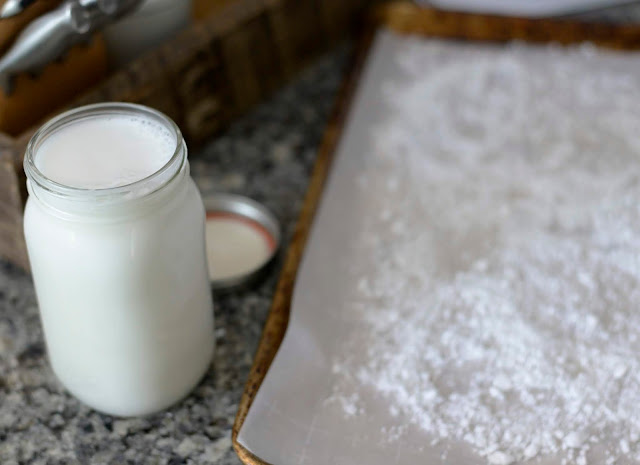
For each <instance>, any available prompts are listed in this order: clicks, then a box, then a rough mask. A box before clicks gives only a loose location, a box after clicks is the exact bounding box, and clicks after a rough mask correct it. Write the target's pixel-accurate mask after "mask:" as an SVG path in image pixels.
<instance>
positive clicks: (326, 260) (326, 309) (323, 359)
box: [238, 33, 484, 465]
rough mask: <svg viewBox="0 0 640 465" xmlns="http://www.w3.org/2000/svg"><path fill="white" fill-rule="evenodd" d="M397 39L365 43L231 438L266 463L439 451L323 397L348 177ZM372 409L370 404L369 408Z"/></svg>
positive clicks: (339, 319)
mask: <svg viewBox="0 0 640 465" xmlns="http://www.w3.org/2000/svg"><path fill="white" fill-rule="evenodd" d="M400 42H401V39H399V38H398V37H396V36H394V35H392V34H390V33H381V34H380V35H379V36H378V37H377V38H376V41H375V43H374V46H373V48H372V53H371V55H370V56H369V59H368V62H367V65H366V68H365V70H364V73H363V77H362V80H361V84H360V87H359V89H358V92H357V94H356V96H355V101H354V105H353V106H352V110H351V113H350V116H349V120H348V123H347V125H346V128H345V132H344V136H343V138H342V140H341V142H340V144H339V147H338V149H337V153H336V158H335V160H334V163H333V166H332V171H331V175H330V177H329V179H328V181H327V185H326V187H325V191H324V195H323V199H322V201H321V205H320V208H319V210H318V213H317V215H316V218H315V221H314V225H313V228H312V233H311V237H310V239H309V242H308V245H307V249H306V251H305V255H304V257H303V260H302V264H301V267H300V271H299V274H298V279H297V282H296V287H295V291H294V295H293V302H292V309H291V318H290V320H289V326H288V329H287V333H286V336H285V338H284V340H283V342H282V345H281V347H280V350H279V351H278V354H277V356H276V358H275V360H274V361H273V364H272V365H271V368H270V369H269V372H268V374H267V376H266V378H265V380H264V382H263V383H262V386H261V388H260V390H259V392H258V395H257V396H256V398H255V400H254V402H253V405H252V406H251V409H250V411H249V415H248V416H247V418H246V419H245V422H244V425H243V427H242V429H241V430H240V433H239V435H238V440H239V442H240V443H241V444H242V445H243V446H244V447H246V448H247V449H248V450H249V451H251V452H252V453H254V454H255V455H257V456H258V457H260V458H262V459H263V460H265V461H267V462H269V463H271V464H274V465H290V464H291V465H293V464H296V465H302V464H306V465H327V464H332V465H341V464H344V465H346V464H365V463H366V464H369V465H376V464H380V465H383V464H384V465H389V464H407V465H408V464H416V463H435V462H436V459H437V460H438V461H439V460H440V456H441V454H442V452H443V448H442V446H440V447H433V448H429V449H424V448H423V445H424V444H426V443H427V441H428V439H429V438H427V437H425V436H424V435H423V434H422V433H421V432H419V431H410V432H408V433H407V434H405V435H403V438H402V439H401V440H398V441H395V443H394V444H393V445H392V446H390V445H389V441H388V435H387V434H386V433H384V432H383V431H382V430H381V426H384V425H388V426H392V425H395V424H402V419H398V418H392V417H391V416H390V415H389V413H388V412H387V409H386V408H385V405H384V404H380V403H379V400H377V399H375V396H374V395H373V393H371V399H369V402H367V396H368V393H361V398H362V399H363V400H364V401H365V403H368V404H369V408H368V409H367V415H366V416H358V417H351V418H348V417H346V416H345V413H344V412H343V409H342V406H341V405H340V404H339V403H327V402H326V400H327V399H329V398H330V397H331V396H332V385H333V380H332V374H331V366H330V363H331V360H332V358H333V357H334V354H335V351H339V350H340V347H341V345H340V341H343V340H345V339H347V338H349V336H350V329H351V328H352V327H353V326H352V325H354V324H357V322H356V321H352V319H350V315H349V309H348V308H345V305H344V300H343V295H344V293H345V292H346V291H347V290H348V289H349V288H353V287H354V286H355V285H356V283H355V282H350V280H349V278H348V277H347V276H346V273H344V270H346V268H347V267H348V265H349V262H350V260H351V257H350V254H352V253H354V252H353V251H354V245H355V243H357V241H358V240H359V237H357V234H355V233H356V231H357V230H358V228H357V227H354V226H355V225H357V224H359V223H360V221H361V218H359V214H360V212H361V211H362V209H361V208H359V204H360V202H363V201H366V199H362V198H360V197H359V196H356V195H354V190H353V189H352V186H353V180H354V179H355V178H356V176H357V174H358V173H360V172H361V171H362V170H366V169H368V163H367V161H368V159H367V155H368V153H369V152H370V149H369V148H368V144H369V143H370V142H369V137H368V135H369V133H370V131H371V129H372V127H373V125H374V123H375V122H376V118H378V117H379V115H382V114H383V113H384V105H383V103H382V100H381V99H380V95H381V86H382V84H383V82H385V81H386V80H387V79H388V78H390V77H392V76H393V74H394V72H395V71H396V70H395V67H394V62H393V54H394V48H396V47H397V46H398V45H399V44H400ZM376 405H378V407H377V408H376ZM448 458H449V459H450V460H453V462H450V463H466V464H469V465H473V464H474V463H484V461H483V460H480V459H479V458H477V457H476V458H474V456H473V454H471V452H470V451H468V450H467V449H466V448H465V447H459V448H457V449H456V450H455V451H450V452H449V454H448Z"/></svg>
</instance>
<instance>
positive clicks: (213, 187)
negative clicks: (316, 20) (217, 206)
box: [0, 5, 640, 465]
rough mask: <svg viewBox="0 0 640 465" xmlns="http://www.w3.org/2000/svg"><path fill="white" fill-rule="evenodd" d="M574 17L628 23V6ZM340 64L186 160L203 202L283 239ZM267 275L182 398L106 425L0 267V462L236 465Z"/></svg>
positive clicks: (25, 294) (228, 317)
mask: <svg viewBox="0 0 640 465" xmlns="http://www.w3.org/2000/svg"><path fill="white" fill-rule="evenodd" d="M574 17H575V16H574ZM578 18H580V17H579V16H578ZM583 18H586V19H588V20H592V21H593V20H601V21H606V22H640V7H639V6H638V5H635V6H626V7H623V8H617V9H614V10H606V11H599V12H592V13H589V14H588V15H584V16H583ZM346 56H347V53H346V50H345V49H342V50H340V51H338V52H335V53H333V54H332V55H330V56H329V57H327V58H325V59H323V60H321V61H320V62H319V63H318V64H316V65H315V66H313V67H312V68H310V69H309V70H308V71H307V72H305V73H303V74H302V75H301V76H300V77H298V78H297V79H296V81H295V82H294V83H293V84H292V85H290V86H289V87H287V88H286V89H284V90H283V91H281V92H279V93H278V94H277V95H275V96H274V97H273V98H271V99H270V100H269V101H268V102H266V103H265V104H263V105H261V106H260V107H258V108H256V109H255V110H253V111H252V112H251V113H250V114H249V115H247V116H246V117H244V118H242V119H241V120H240V121H238V122H237V123H236V124H234V125H233V126H232V127H231V128H230V129H229V130H228V131H227V132H226V133H225V134H223V135H222V136H220V137H218V138H216V139H215V140H214V141H213V142H211V143H210V144H209V145H208V146H206V147H204V148H203V149H200V150H198V153H196V154H194V156H193V157H192V173H193V176H194V177H195V179H196V181H197V183H198V185H199V187H200V189H201V190H202V193H203V196H204V198H205V201H206V198H207V197H209V196H210V195H212V194H213V193H215V192H216V191H224V192H236V193H241V194H245V195H248V196H250V197H253V198H255V199H257V200H259V201H261V202H263V203H265V204H266V205H267V206H268V207H269V208H271V209H272V211H273V212H275V213H276V215H277V216H278V217H279V218H280V220H281V222H282V224H283V226H284V228H285V237H286V238H287V239H288V238H289V237H290V234H291V232H292V228H293V225H294V223H295V219H296V217H297V213H298V211H299V208H300V206H301V204H302V197H303V194H304V191H305V189H306V185H307V181H308V177H309V174H310V171H311V167H312V163H313V160H314V156H315V152H316V150H317V147H318V144H319V142H320V139H321V136H322V133H323V129H324V125H325V123H326V121H327V117H328V115H329V113H330V110H331V107H332V105H333V101H334V97H335V95H336V90H337V88H338V86H339V82H340V79H341V75H342V70H343V69H344V64H345V61H346ZM278 270H279V266H276V267H275V268H274V269H273V270H272V272H271V273H270V275H269V276H268V277H267V279H266V280H265V281H264V282H263V283H262V284H261V285H260V286H258V287H256V288H255V289H253V290H251V291H247V292H237V293H234V294H229V295H221V296H216V299H215V300H216V309H215V314H216V327H217V329H216V336H217V351H216V356H215V360H214V362H213V365H212V367H211V370H210V372H209V373H208V375H207V376H206V377H205V379H204V380H203V381H202V382H201V383H200V385H199V386H198V388H197V389H196V390H195V392H193V393H192V395H190V396H189V397H188V398H187V399H185V400H184V401H183V402H181V403H180V404H178V405H176V406H175V407H173V408H171V409H170V410H168V411H166V412H164V413H160V414H157V415H154V416H151V417H148V418H143V419H118V418H113V417H110V416H107V415H102V414H99V413H96V412H94V411H92V410H91V409H89V408H87V407H85V406H83V405H81V404H80V403H79V402H77V401H76V400H75V399H74V398H72V397H70V396H69V395H68V394H66V393H65V392H64V390H63V389H62V388H61V386H60V385H59V384H58V383H57V381H56V380H55V378H54V376H53V374H52V373H51V370H50V368H49V366H48V364H47V360H46V354H45V348H44V344H43V339H42V331H41V327H40V322H39V319H38V312H37V306H36V300H35V295H34V291H33V285H32V282H31V279H30V277H29V276H27V275H26V274H24V273H22V272H21V271H19V270H17V269H15V268H13V267H12V266H10V265H8V264H7V263H3V262H1V261H0V464H1V465H18V464H19V465H22V464H40V465H45V464H46V465H62V464H74V465H75V464H82V465H84V464H119V465H125V464H126V465H128V464H154V465H156V464H157V465H179V464H192V465H195V464H216V465H232V464H234V465H237V464H239V463H240V461H239V460H238V458H237V457H236V456H235V453H234V452H233V450H232V448H231V426H232V424H233V420H234V417H235V413H236V408H237V405H238V401H239V399H240V395H241V393H242V389H243V387H244V382H245V379H246V376H247V374H248V371H249V367H250V365H251V361H252V357H253V354H254V352H255V350H256V347H257V344H258V339H259V337H260V333H261V331H262V325H263V323H264V320H265V318H266V315H267V312H268V309H269V306H270V303H271V296H272V293H273V290H274V287H275V283H276V279H277V275H278Z"/></svg>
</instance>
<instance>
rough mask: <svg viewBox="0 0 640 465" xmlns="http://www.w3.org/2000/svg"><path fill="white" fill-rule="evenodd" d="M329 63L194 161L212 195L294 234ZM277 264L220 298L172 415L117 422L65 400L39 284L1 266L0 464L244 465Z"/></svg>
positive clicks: (323, 109)
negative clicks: (243, 427)
mask: <svg viewBox="0 0 640 465" xmlns="http://www.w3.org/2000/svg"><path fill="white" fill-rule="evenodd" d="M346 56H347V52H346V49H344V48H343V49H342V50H340V51H338V52H336V53H333V54H332V55H331V56H329V57H327V58H325V59H323V60H321V61H320V62H319V63H318V64H316V65H314V66H312V67H311V68H310V69H309V70H307V71H306V72H304V73H303V74H302V75H301V76H300V77H298V78H297V79H296V81H295V82H294V83H293V84H292V85H290V86H289V87H287V88H286V89H284V90H283V91H281V92H279V93H278V94H277V95H275V96H274V97H273V98H271V99H270V100H269V101H268V102H266V103H265V104H263V105H261V106H260V107H258V108H256V109H255V110H253V111H252V112H251V113H250V114H249V115H247V116H246V117H244V118H242V119H241V120H240V121H238V122H237V123H236V124H234V125H233V126H232V127H231V128H230V129H229V130H228V131H227V132H226V133H225V134H223V135H222V136H220V137H218V138H216V140H215V141H213V142H212V143H210V144H209V145H207V146H206V147H204V148H201V149H199V150H198V151H197V153H194V154H193V156H192V157H191V169H192V174H193V176H194V178H195V179H196V182H197V184H198V185H199V187H200V189H201V191H202V194H203V197H204V198H205V201H206V198H207V197H208V196H210V195H212V194H213V193H215V192H216V191H224V192H235V193H241V194H244V195H248V196H250V197H252V198H254V199H256V200H258V201H260V202H263V203H264V204H266V205H267V206H268V207H269V208H270V209H271V210H272V211H273V212H274V213H275V214H276V216H278V217H279V219H280V221H281V222H282V225H283V227H284V229H285V237H286V238H288V237H289V236H290V234H291V232H292V229H293V225H294V223H295V220H296V218H297V214H298V211H299V208H300V206H301V204H302V197H303V195H304V192H305V190H306V186H307V181H308V178H309V174H310V172H311V168H312V164H313V161H314V158H315V153H316V150H317V147H318V144H319V142H320V140H321V137H322V133H323V130H324V126H325V124H326V121H327V117H328V115H329V114H330V111H331V108H332V105H333V101H334V96H335V95H336V90H337V88H338V86H339V83H340V80H341V75H342V69H343V67H344V63H345V61H346ZM278 269H279V265H277V266H276V267H274V269H273V270H272V272H271V273H270V275H269V276H268V277H267V278H266V280H265V281H264V282H263V283H261V285H259V286H258V287H256V288H255V289H252V290H251V291H248V292H237V293H234V294H229V295H222V296H215V305H216V308H215V317H216V336H217V350H216V355H215V359H214V362H213V365H212V367H211V370H210V371H209V373H208V375H207V376H206V377H205V379H204V380H203V381H202V382H201V383H200V385H199V386H198V388H197V389H196V390H195V392H194V393H193V394H192V395H191V396H189V397H188V398H187V399H186V400H184V401H183V402H181V403H180V404H178V405H176V406H175V407H173V408H171V409H170V410H168V411H166V412H164V413H160V414H157V415H154V416H151V417H148V418H143V419H117V418H113V417H110V416H107V415H102V414H99V413H96V412H94V411H92V410H91V409H89V408H87V407H85V406H83V405H81V404H80V403H79V402H78V401H76V400H75V399H74V398H72V397H71V396H70V395H68V394H67V393H65V391H64V390H63V389H62V387H61V386H60V385H59V384H58V382H57V381H56V379H55V378H54V375H53V374H52V372H51V369H50V368H49V366H48V363H47V359H46V354H45V347H44V343H43V338H42V331H41V327H40V321H39V317H38V310H37V306H36V299H35V295H34V290H33V285H32V281H31V278H30V277H29V276H27V275H26V274H24V273H22V272H21V271H19V270H17V269H15V268H13V267H12V266H10V265H8V264H7V263H3V262H1V261H0V464H1V465H17V464H42V465H45V464H46V465H61V464H82V465H85V464H119V465H120V464H122V465H125V464H136V465H138V464H156V465H178V464H220V465H230V464H239V463H240V461H239V460H238V458H237V457H236V455H235V453H234V452H233V450H232V448H231V426H232V424H233V420H234V417H235V414H236V410H237V405H238V402H239V400H240V395H241V394H242V389H243V387H244V382H245V380H246V378H247V375H248V371H249V368H250V366H251V362H252V358H253V355H254V352H255V350H256V348H257V344H258V340H259V337H260V334H261V332H262V325H263V324H264V321H265V318H266V315H267V312H268V309H269V306H270V303H271V296H272V293H273V290H274V287H275V283H276V279H277V275H278Z"/></svg>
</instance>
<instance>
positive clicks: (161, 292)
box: [24, 103, 214, 416]
mask: <svg viewBox="0 0 640 465" xmlns="http://www.w3.org/2000/svg"><path fill="white" fill-rule="evenodd" d="M129 123H130V127H129V126H128V124H129ZM160 152H166V153H160ZM186 156H187V149H186V145H185V143H184V140H183V138H182V135H181V134H180V131H179V129H178V128H177V127H176V125H175V124H174V123H173V122H172V121H171V120H170V119H168V118H167V117H166V116H164V115H163V114H161V113H159V112H157V111H155V110H152V109H149V108H146V107H143V106H139V105H131V104H117V103H113V104H110V103H108V104H98V105H91V106H88V107H83V108H79V109H76V110H72V111H70V112H67V113H65V114H63V115H61V116H59V117H57V118H55V119H53V120H51V121H50V122H48V123H47V124H46V125H44V126H43V127H42V128H41V129H40V130H39V131H38V132H37V133H36V134H35V135H34V136H33V138H32V139H31V142H30V143H29V146H28V148H27V153H26V156H25V171H26V174H27V177H28V181H27V188H28V191H29V199H28V201H27V206H26V210H25V217H24V230H25V238H26V242H27V247H28V251H29V260H30V263H31V268H32V273H33V279H34V283H35V287H36V293H37V297H38V303H39V306H40V314H41V318H42V323H43V327H44V333H45V339H46V342H47V348H48V352H49V358H50V360H51V365H52V367H53V370H54V372H55V373H56V375H57V376H58V378H59V379H60V381H61V382H62V384H64V386H66V388H67V389H68V390H69V391H70V392H71V393H72V394H74V395H75V396H76V397H78V399H80V400H81V401H83V402H84V403H86V404H87V405H89V406H91V407H93V408H95V409H96V410H99V411H102V412H105V413H109V414H113V415H119V416H135V415H144V414H148V413H152V412H155V411H158V410H161V409H163V408H165V407H168V406H170V405H171V404H173V403H175V402H177V401H178V400H180V399H181V398H182V397H184V396H185V395H187V394H188V393H189V391H190V390H191V389H192V388H193V387H194V386H195V385H196V384H197V383H198V381H199V380H200V378H201V377H202V376H203V375H204V373H205V372H206V371H207V369H208V367H209V364H210V361H211V356H212V353H213V349H214V333H213V308H212V301H211V292H210V287H209V280H208V277H207V263H206V258H205V239H204V220H205V212H204V207H203V205H202V200H201V198H200V194H199V193H198V190H197V188H196V186H195V184H194V182H193V180H192V179H191V177H190V176H189V164H188V162H187V157H186ZM39 157H40V159H39ZM87 157H88V158H89V159H90V160H91V163H87V160H86V158H87ZM132 160H133V161H135V162H133V161H132ZM159 161H160V163H159ZM41 169H42V171H44V173H43V172H42V171H41ZM118 170H120V171H118ZM145 170H147V171H148V172H145ZM47 174H50V176H51V177H53V179H50V178H49V177H47ZM132 176H133V178H132ZM140 177H143V179H139V178H140ZM56 181H58V182H56ZM61 181H62V182H61ZM121 184H125V185H121ZM107 185H109V186H114V187H105V186H107Z"/></svg>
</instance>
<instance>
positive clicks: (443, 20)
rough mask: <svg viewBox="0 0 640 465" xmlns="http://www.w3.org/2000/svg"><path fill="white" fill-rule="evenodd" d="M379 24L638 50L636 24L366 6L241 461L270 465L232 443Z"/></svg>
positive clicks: (294, 250)
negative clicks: (242, 435)
mask: <svg viewBox="0 0 640 465" xmlns="http://www.w3.org/2000/svg"><path fill="white" fill-rule="evenodd" d="M382 26H384V27H385V28H388V29H390V30H391V31H393V32H396V33H399V34H415V35H420V36H423V37H438V38H445V39H463V40H477V41H510V40H523V41H528V42H539V43H544V42H555V43H559V44H570V43H577V42H583V41H589V42H593V43H595V44H597V45H599V46H602V47H607V48H613V49H620V50H632V49H639V48H640V26H636V25H616V24H598V23H582V22H577V21H568V20H557V19H523V18H511V17H501V16H490V15H478V14H471V13H459V12H449V11H442V10H436V9H431V8H421V7H419V6H417V5H416V4H415V3H412V2H408V1H405V0H401V1H395V2H389V3H386V4H382V5H380V6H377V7H375V8H374V9H373V10H372V12H371V16H370V21H369V23H368V27H367V28H366V30H365V32H364V34H363V36H362V38H361V40H360V42H359V43H358V45H357V47H356V49H355V52H354V58H353V60H352V65H351V67H350V70H349V72H348V73H347V74H346V77H345V80H344V82H343V85H342V88H341V90H340V92H339V96H338V99H337V102H336V106H335V107H334V112H333V116H332V117H331V119H330V121H329V123H328V126H327V129H326V131H325V135H324V138H323V140H322V143H321V146H320V148H319V150H318V155H317V159H316V163H315V166H314V169H313V173H312V176H311V180H310V183H309V187H308V189H307V193H306V195H305V199H304V204H303V207H302V210H301V213H300V216H299V218H298V222H297V224H296V229H295V232H294V235H293V238H292V241H291V244H290V246H289V249H288V252H287V256H286V259H285V264H284V267H283V269H282V271H281V274H280V278H279V280H278V284H277V287H276V291H275V294H274V298H273V302H272V305H271V309H270V311H269V315H268V317H267V321H266V323H265V327H264V330H263V333H262V337H261V339H260V342H259V345H258V349H257V351H256V356H255V359H254V362H253V365H252V367H251V370H250V372H249V378H248V380H247V383H246V385H245V389H244V391H243V393H242V398H241V400H240V404H239V406H238V412H237V414H236V418H235V421H234V424H233V429H232V444H233V448H234V449H235V451H236V453H237V454H238V457H239V458H240V460H241V461H242V462H243V463H244V464H246V465H271V464H269V463H267V462H265V461H263V460H262V459H260V458H259V457H256V456H255V455H254V454H252V453H251V452H249V451H248V450H247V449H246V448H245V447H243V446H242V445H241V444H240V443H238V440H237V437H238V432H239V431H240V428H241V427H242V424H243V423H244V420H245V419H246V417H247V414H248V412H249V409H250V407H251V404H252V402H253V400H254V398H255V396H256V394H257V392H258V389H259V388H260V385H261V384H262V381H263V380H264V378H265V376H266V374H267V370H268V369H269V366H270V365H271V362H272V361H273V359H274V357H275V355H276V353H277V351H278V348H279V347H280V343H281V342H282V339H283V338H284V335H285V332H286V329H287V323H288V320H289V312H290V304H291V298H292V295H293V290H294V287H295V279H296V274H297V271H298V266H299V264H300V261H301V259H302V255H303V252H304V247H305V245H306V241H307V238H308V235H309V231H310V229H311V226H312V222H313V218H314V215H315V212H316V208H317V206H318V204H319V202H320V199H321V197H322V191H323V187H324V183H325V181H326V179H327V176H328V174H329V170H330V167H331V162H332V160H333V154H334V151H335V148H336V146H337V144H338V142H339V140H340V136H341V134H342V130H343V127H344V123H345V122H346V118H347V115H348V111H349V108H350V106H351V103H352V100H353V96H354V94H355V92H356V90H357V85H358V82H359V79H360V77H361V74H362V71H363V68H364V65H365V63H366V59H367V56H368V54H369V51H370V48H371V44H372V42H373V39H374V37H375V33H376V31H377V30H378V29H379V28H380V27H382Z"/></svg>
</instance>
